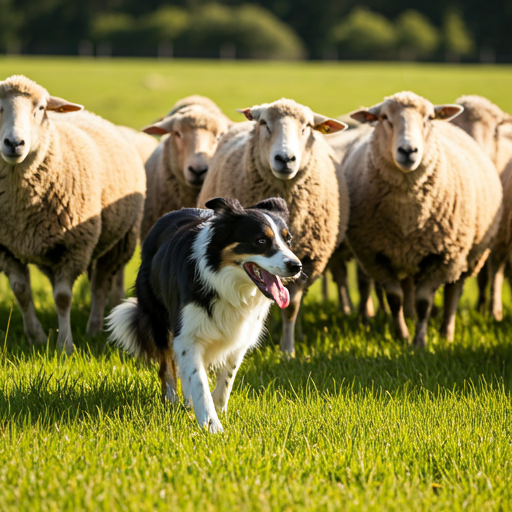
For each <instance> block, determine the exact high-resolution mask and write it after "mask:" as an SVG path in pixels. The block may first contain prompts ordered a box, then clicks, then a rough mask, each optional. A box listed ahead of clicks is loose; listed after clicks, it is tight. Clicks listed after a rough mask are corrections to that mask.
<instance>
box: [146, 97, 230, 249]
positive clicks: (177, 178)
mask: <svg viewBox="0 0 512 512" xmlns="http://www.w3.org/2000/svg"><path fill="white" fill-rule="evenodd" d="M231 124H232V122H231V121H230V120H229V119H228V118H227V117H226V116H225V115H224V114H223V113H222V111H221V110H220V109H219V107H218V106H217V105H216V104H215V103H214V102H213V101H211V100H210V99H208V98H205V97H203V96H189V97H188V98H184V99H182V100H180V101H179V102H178V103H176V105H175V106H174V107H173V108H172V110H171V111H170V112H169V114H168V115H167V116H166V117H165V118H164V119H163V120H161V121H158V122H156V123H154V124H152V125H150V126H147V127H146V128H144V131H145V132H146V133H150V134H153V135H164V137H163V138H162V141H161V142H160V144H159V145H158V147H157V148H156V149H155V151H154V153H153V154H152V155H151V157H150V158H149V160H148V161H147V162H146V166H145V167H146V178H147V199H146V204H145V207H144V217H143V220H142V226H141V241H143V240H144V239H145V238H146V235H147V234H148V232H149V230H150V229H151V227H152V226H153V224H154V223H155V222H156V221H157V220H158V219H159V218H160V217H161V216H162V215H164V214H165V213H167V212H170V211H172V210H179V209H180V208H186V207H195V206H196V203H197V196H198V194H199V191H200V190H201V186H202V184H203V181H204V178H205V175H206V172H207V171H208V166H209V164H210V160H211V158H212V156H213V154H214V153H215V150H216V149H217V144H218V141H219V139H220V137H221V136H222V135H223V134H224V133H225V132H227V130H228V128H229V127H230V126H231Z"/></svg>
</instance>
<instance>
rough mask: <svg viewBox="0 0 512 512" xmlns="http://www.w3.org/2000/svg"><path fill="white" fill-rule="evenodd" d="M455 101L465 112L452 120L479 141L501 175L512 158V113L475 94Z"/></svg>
mask: <svg viewBox="0 0 512 512" xmlns="http://www.w3.org/2000/svg"><path fill="white" fill-rule="evenodd" d="M455 103H457V104H458V105H462V106H463V107H464V112H462V114H461V115H459V116H457V117H456V118H454V119H453V120H452V121H451V122H452V123H453V124H454V125H456V126H458V127H459V128H462V129H463V130H464V131H465V132H466V133H468V134H469V135H471V137H473V138H474V139H475V140H476V141H477V142H478V144H480V146H481V147H482V148H483V149H484V151H485V152H486V153H487V155H488V156H489V157H490V159H491V160H492V161H493V162H494V165H495V166H496V169H497V171H498V174H500V175H501V173H502V172H503V170H504V169H505V166H506V165H507V164H508V162H509V160H510V159H511V158H512V116H511V115H510V114H507V113H506V112H503V110H501V109H500V108H499V107H498V106H497V105H495V104H494V103H492V102H491V101H489V100H488V99H487V98H484V97H483V96H478V95H476V94H475V95H469V96H461V97H460V98H457V99H456V100H455Z"/></svg>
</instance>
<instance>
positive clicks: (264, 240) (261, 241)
mask: <svg viewBox="0 0 512 512" xmlns="http://www.w3.org/2000/svg"><path fill="white" fill-rule="evenodd" d="M256 243H257V244H258V245H265V244H266V243H267V239H266V238H258V240H256Z"/></svg>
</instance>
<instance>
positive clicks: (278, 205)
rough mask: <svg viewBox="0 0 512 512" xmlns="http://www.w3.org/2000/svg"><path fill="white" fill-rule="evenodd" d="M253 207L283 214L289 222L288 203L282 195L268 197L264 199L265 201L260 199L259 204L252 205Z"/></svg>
mask: <svg viewBox="0 0 512 512" xmlns="http://www.w3.org/2000/svg"><path fill="white" fill-rule="evenodd" d="M251 208H254V209H257V210H268V211H269V212H272V213H277V214H278V215H281V217H283V218H284V220H285V221H286V222H288V216H289V212H288V205H287V204H286V201H285V200H284V199H282V198H281V197H269V198H268V199H263V201H260V202H259V203H258V204H255V205H254V206H251Z"/></svg>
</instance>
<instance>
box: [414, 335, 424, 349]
mask: <svg viewBox="0 0 512 512" xmlns="http://www.w3.org/2000/svg"><path fill="white" fill-rule="evenodd" d="M412 344H413V346H415V347H417V348H425V347H426V343H425V336H414V339H413V341H412Z"/></svg>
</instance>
